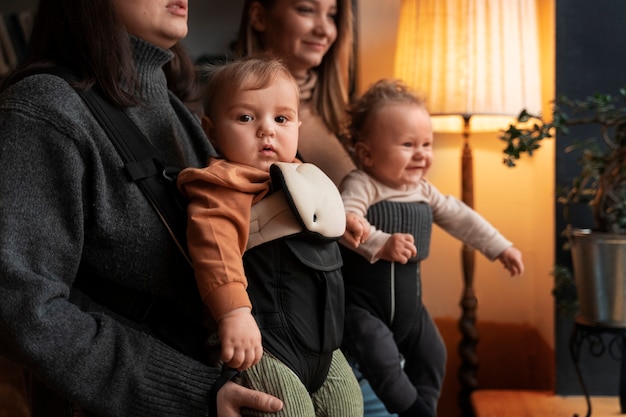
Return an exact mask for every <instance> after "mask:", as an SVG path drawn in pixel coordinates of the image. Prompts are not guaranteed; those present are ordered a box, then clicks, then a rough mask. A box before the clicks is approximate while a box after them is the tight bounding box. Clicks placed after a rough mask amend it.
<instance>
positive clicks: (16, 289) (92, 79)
mask: <svg viewBox="0 0 626 417" xmlns="http://www.w3.org/2000/svg"><path fill="white" fill-rule="evenodd" d="M187 12H188V10H187V0H136V1H132V2H129V1H128V0H92V1H85V0H40V2H39V9H38V12H37V14H36V19H35V22H34V27H33V33H32V37H31V41H32V44H31V48H30V56H29V58H28V59H27V61H26V62H24V63H23V65H21V66H20V67H19V68H18V69H16V70H15V71H14V72H13V73H12V74H10V75H9V76H8V77H7V79H6V80H5V83H4V85H3V87H2V89H1V90H0V166H1V168H0V169H1V172H2V174H1V175H0V193H1V195H2V203H1V204H0V240H1V241H2V249H1V250H0V294H2V302H1V303H0V352H2V354H3V355H4V356H6V357H7V358H8V359H9V360H11V361H13V362H15V363H16V364H18V365H19V366H21V367H22V368H23V369H24V370H25V375H26V377H27V380H28V382H29V383H28V387H29V394H30V396H29V400H30V405H31V415H32V417H37V416H48V417H50V416H52V417H56V416H67V415H78V414H72V413H80V412H83V413H86V415H98V416H111V417H113V416H116V417H117V416H126V417H129V416H138V417H139V416H141V417H145V416H150V417H158V416H168V417H170V416H207V415H209V416H216V415H218V414H219V415H220V416H238V415H240V411H239V409H240V408H241V407H249V408H255V409H259V410H261V411H266V412H271V411H276V410H278V409H280V408H281V407H282V403H281V401H280V400H278V399H276V398H274V397H271V396H269V395H267V394H264V393H261V392H256V391H251V390H247V389H245V388H243V387H241V386H239V385H235V384H234V383H232V382H225V381H226V380H227V379H226V378H224V377H223V376H221V370H220V369H216V368H212V367H210V366H207V365H205V364H204V363H203V362H202V355H200V354H197V352H195V351H194V349H193V347H194V345H193V341H195V340H196V338H195V337H196V333H195V327H194V326H192V325H190V324H189V323H191V322H193V318H199V317H200V316H201V313H200V312H201V310H200V309H201V301H200V298H199V296H198V293H197V288H196V286H195V281H194V279H193V274H192V271H191V268H190V267H189V264H188V263H187V261H186V259H185V257H184V256H183V254H182V252H181V251H179V249H178V247H177V245H176V243H175V241H174V239H172V238H171V236H170V234H169V232H168V230H167V229H166V227H164V225H163V224H162V221H161V219H160V218H159V216H158V214H157V212H156V211H155V210H154V209H153V207H152V205H151V203H150V202H149V201H148V199H146V198H145V197H144V195H143V194H142V192H141V190H140V188H139V187H138V186H137V184H136V183H135V182H133V181H132V180H131V179H129V177H128V175H127V173H126V171H125V166H124V161H123V160H122V159H121V157H120V154H119V153H118V152H117V150H116V148H115V147H114V145H113V143H112V142H111V141H110V139H109V137H108V136H107V134H106V133H105V131H104V130H103V128H102V127H101V126H100V124H99V123H98V122H97V121H96V119H95V118H94V116H93V114H92V113H91V112H90V111H89V110H88V108H87V107H86V106H85V103H84V102H83V101H82V100H81V98H80V96H79V95H78V94H77V92H76V90H75V89H74V88H73V87H76V88H78V89H87V90H88V89H91V88H93V89H94V90H95V89H97V90H98V91H99V92H100V93H101V95H102V96H104V97H105V98H106V99H107V100H108V101H109V102H111V103H113V104H114V105H115V106H116V107H118V108H121V109H123V112H124V113H126V115H127V116H128V117H129V118H130V119H131V120H132V121H133V122H134V123H135V124H136V126H137V127H138V128H139V130H140V131H141V132H142V133H143V134H144V135H145V136H146V137H147V138H148V141H149V142H150V144H151V146H153V147H154V148H155V149H158V152H159V153H160V157H161V159H163V161H164V162H165V163H166V165H167V166H175V167H184V166H196V167H200V166H203V165H204V164H205V163H206V160H207V157H208V156H209V155H213V154H214V150H213V149H212V148H211V147H210V145H209V142H208V140H207V138H206V136H205V135H204V133H203V131H202V129H201V127H200V124H199V122H198V119H197V117H196V116H194V115H193V114H192V112H191V111H190V110H189V109H188V108H187V107H186V106H185V104H184V102H186V101H187V100H189V99H192V98H193V86H194V79H193V74H192V73H191V71H190V70H191V66H190V65H189V61H188V59H187V57H186V55H185V54H184V51H182V50H181V48H180V46H179V45H178V42H179V41H180V40H181V39H182V38H183V37H184V36H186V34H187ZM55 68H64V69H65V70H66V71H69V72H71V74H72V76H73V80H74V81H73V82H72V85H70V84H68V82H66V81H65V80H64V79H62V78H60V77H58V76H56V75H52V73H54V74H58V72H56V71H57V70H56V69H55ZM153 168H154V167H153ZM183 317H184V319H183ZM197 327H198V328H201V326H200V323H198V326H197ZM185 339H189V340H190V341H191V342H190V343H188V344H183V343H179V344H178V345H176V343H177V342H181V341H183V340H185ZM190 346H191V347H192V348H191V349H190V348H189V347H190ZM216 381H217V382H216ZM224 383H225V384H224ZM222 384H224V385H223V387H222ZM219 387H222V388H221V389H219ZM218 389H219V390H218ZM81 415H83V414H81Z"/></svg>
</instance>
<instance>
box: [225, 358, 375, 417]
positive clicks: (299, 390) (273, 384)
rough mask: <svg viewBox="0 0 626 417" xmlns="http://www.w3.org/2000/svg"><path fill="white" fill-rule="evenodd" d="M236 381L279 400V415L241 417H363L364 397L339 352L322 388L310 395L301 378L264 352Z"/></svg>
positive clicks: (247, 412) (246, 415)
mask: <svg viewBox="0 0 626 417" xmlns="http://www.w3.org/2000/svg"><path fill="white" fill-rule="evenodd" d="M236 382H239V383H241V384H242V385H243V386H246V387H248V388H252V389H255V390H258V391H263V392H267V393H269V394H272V395H274V396H276V397H278V398H280V399H281V400H283V403H284V407H283V409H282V410H281V411H280V412H278V413H262V412H258V411H254V410H249V409H246V410H242V415H243V416H244V417H362V416H363V397H362V395H361V389H360V387H359V383H358V382H357V380H356V378H355V377H354V373H353V372H352V369H351V368H350V365H349V364H348V362H347V361H346V359H345V358H344V356H343V354H342V353H341V351H340V350H336V351H335V352H334V353H333V359H332V362H331V365H330V370H329V371H328V376H327V377H326V381H324V384H323V385H322V387H321V388H320V389H319V390H317V391H316V392H314V393H312V394H309V392H308V391H307V390H306V388H305V387H304V384H302V382H301V381H300V378H298V376H297V375H296V374H295V373H294V372H293V371H292V370H291V369H289V367H288V366H287V365H285V364H284V363H282V362H281V361H279V360H278V359H276V357H274V356H272V355H271V354H269V353H267V352H265V353H263V357H262V358H261V361H260V362H259V363H258V364H256V365H255V366H253V367H252V368H250V369H248V370H247V371H246V372H244V373H242V376H241V377H240V380H236Z"/></svg>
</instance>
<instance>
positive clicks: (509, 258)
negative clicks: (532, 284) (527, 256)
mask: <svg viewBox="0 0 626 417" xmlns="http://www.w3.org/2000/svg"><path fill="white" fill-rule="evenodd" d="M498 260H499V261H500V262H501V263H502V265H504V267H505V268H506V269H507V271H509V273H510V274H511V276H512V277H514V276H516V275H522V274H523V273H524V262H522V252H520V251H519V250H518V249H516V248H514V247H513V246H511V247H509V248H506V249H505V250H503V251H502V253H501V254H500V255H498Z"/></svg>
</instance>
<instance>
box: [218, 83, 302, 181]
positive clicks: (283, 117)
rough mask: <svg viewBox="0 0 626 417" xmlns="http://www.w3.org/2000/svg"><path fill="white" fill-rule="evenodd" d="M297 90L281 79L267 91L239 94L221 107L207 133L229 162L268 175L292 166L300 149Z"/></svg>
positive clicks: (248, 91) (221, 104) (244, 91)
mask: <svg viewBox="0 0 626 417" xmlns="http://www.w3.org/2000/svg"><path fill="white" fill-rule="evenodd" d="M296 88H297V86H296V85H295V84H294V83H293V82H291V81H290V80H289V79H287V78H286V77H284V76H280V77H279V78H278V79H277V80H276V81H275V82H273V83H272V84H271V85H269V86H268V87H267V88H264V89H260V90H240V91H237V92H236V93H235V94H232V95H231V96H228V97H226V100H225V102H223V103H220V105H219V106H218V109H217V111H216V114H215V117H213V118H212V119H211V121H210V125H211V126H210V127H209V129H208V131H207V134H208V136H209V138H210V139H211V140H212V142H213V144H214V145H215V147H216V148H217V149H218V151H219V152H220V154H221V155H222V156H223V157H224V158H226V159H228V160H229V161H233V162H238V163H241V164H244V165H249V166H253V167H256V168H259V169H262V170H265V171H269V168H270V166H271V165H272V164H273V163H274V162H292V161H293V160H294V158H295V157H296V152H297V149H298V129H299V127H300V119H299V118H298V105H299V100H298V95H297V90H296Z"/></svg>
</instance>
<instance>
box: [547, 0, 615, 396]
mask: <svg viewBox="0 0 626 417" xmlns="http://www.w3.org/2000/svg"><path fill="white" fill-rule="evenodd" d="M556 37H557V39H556V94H557V96H559V95H565V96H568V97H571V98H583V97H585V96H588V95H592V94H595V93H614V92H617V90H618V89H619V88H621V87H623V86H626V53H625V51H626V1H624V0H596V1H589V0H557V1H556ZM596 134H597V130H594V129H593V128H591V127H586V128H582V127H581V128H577V129H573V130H572V131H571V132H570V134H568V135H567V136H559V137H557V140H556V182H557V187H558V186H559V185H566V184H568V183H569V182H570V181H571V179H572V178H573V177H574V176H575V175H576V173H577V165H576V159H577V155H576V154H571V153H570V154H566V153H565V152H564V149H565V148H566V147H567V146H569V145H571V144H572V142H573V141H574V139H575V138H580V139H583V138H586V137H589V136H593V135H596ZM556 214H557V221H556V230H555V235H556V242H557V243H556V244H557V248H556V254H557V256H556V263H557V264H561V265H567V266H569V267H570V268H571V259H570V256H569V253H568V252H567V251H564V250H563V248H562V245H563V243H564V240H563V237H562V236H561V232H562V231H563V229H564V228H565V225H566V223H567V222H566V221H565V220H564V218H563V215H562V207H560V206H558V205H557V207H556ZM571 221H572V222H573V223H574V225H575V226H578V227H590V226H591V225H592V219H591V214H590V213H589V210H588V209H587V208H586V207H578V208H577V209H576V210H575V212H574V215H573V217H572V218H571ZM556 317H557V319H556V390H557V393H559V394H563V395H567V394H580V393H581V390H580V384H579V382H578V380H577V378H576V374H575V372H574V367H573V362H572V359H571V357H570V354H569V338H570V334H571V333H572V329H573V320H572V318H571V317H568V316H563V315H560V314H558V313H557V315H556ZM604 339H605V342H606V343H609V342H610V340H611V338H610V337H609V336H608V335H604ZM580 346H581V347H582V350H581V362H580V363H581V371H582V375H583V378H584V381H585V383H586V384H587V387H588V388H589V390H590V392H591V394H595V395H617V393H618V385H619V362H617V360H616V359H613V358H611V356H610V355H609V354H608V353H605V354H603V355H601V356H600V357H594V356H593V355H592V354H591V353H590V351H589V349H588V344H586V343H585V344H581V345H580Z"/></svg>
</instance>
